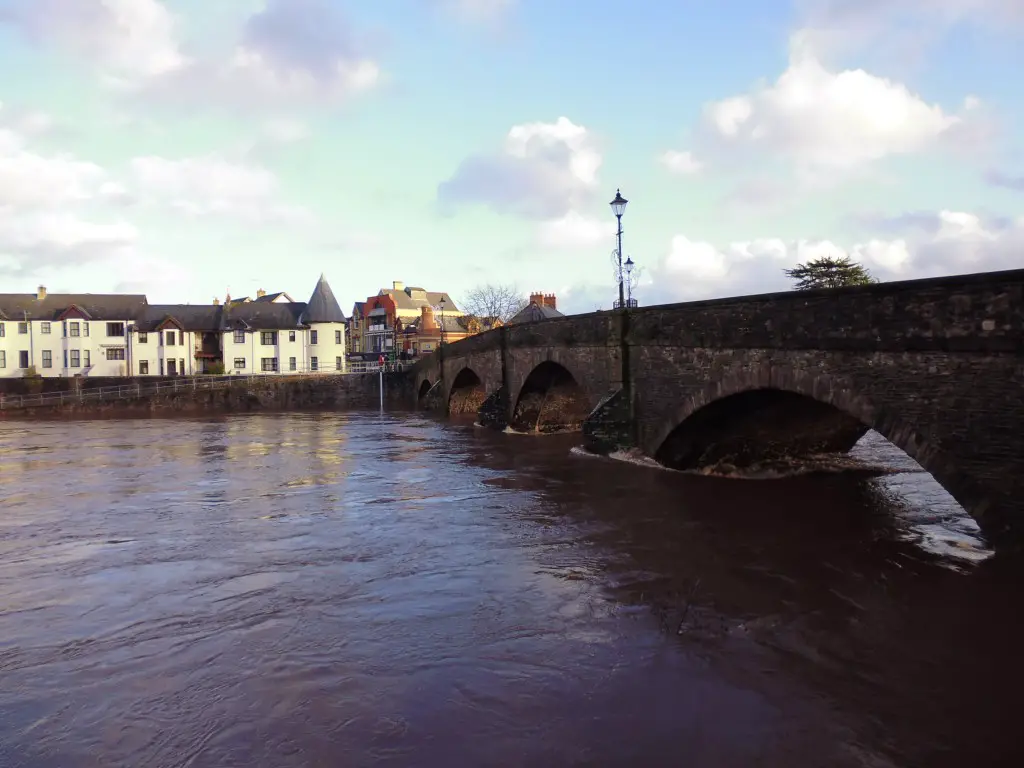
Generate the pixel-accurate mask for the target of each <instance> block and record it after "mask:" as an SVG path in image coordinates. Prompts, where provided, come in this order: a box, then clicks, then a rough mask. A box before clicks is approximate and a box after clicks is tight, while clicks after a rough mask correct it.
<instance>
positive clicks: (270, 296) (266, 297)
mask: <svg viewBox="0 0 1024 768" xmlns="http://www.w3.org/2000/svg"><path fill="white" fill-rule="evenodd" d="M281 296H284V297H285V298H286V299H288V302H289V303H292V304H294V303H295V302H293V301H292V297H291V296H289V295H288V294H287V293H285V292H284V291H278V292H277V293H268V294H265V295H263V296H259V297H257V299H256V301H266V302H273V301H274V300H275V299H278V298H280V297H281Z"/></svg>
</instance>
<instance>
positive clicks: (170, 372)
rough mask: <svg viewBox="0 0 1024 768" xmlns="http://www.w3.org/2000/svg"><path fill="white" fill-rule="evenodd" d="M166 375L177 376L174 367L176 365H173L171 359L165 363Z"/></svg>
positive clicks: (176, 370)
mask: <svg viewBox="0 0 1024 768" xmlns="http://www.w3.org/2000/svg"><path fill="white" fill-rule="evenodd" d="M167 375H168V376H177V375H178V369H177V367H176V364H175V362H174V360H173V358H172V359H171V360H168V361H167Z"/></svg>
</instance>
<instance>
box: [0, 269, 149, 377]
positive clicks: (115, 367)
mask: <svg viewBox="0 0 1024 768" xmlns="http://www.w3.org/2000/svg"><path fill="white" fill-rule="evenodd" d="M145 307H146V297H145V296H141V295H127V294H88V293H85V294H48V293H47V292H46V288H45V287H44V286H39V290H38V291H37V292H36V293H35V294H34V295H33V294H17V293H3V294H0V378H5V377H20V376H24V375H25V372H26V371H28V370H31V369H34V370H35V371H36V373H38V374H39V375H41V376H47V377H60V376H126V375H129V372H130V370H131V368H130V365H129V360H128V340H129V339H128V335H129V329H130V328H131V326H132V325H133V324H134V322H135V319H136V318H137V317H139V316H140V315H141V314H142V312H143V311H144V309H145Z"/></svg>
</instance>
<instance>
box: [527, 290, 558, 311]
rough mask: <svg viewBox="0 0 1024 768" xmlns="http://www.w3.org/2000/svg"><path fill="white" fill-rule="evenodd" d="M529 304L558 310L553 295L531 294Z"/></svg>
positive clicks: (556, 301)
mask: <svg viewBox="0 0 1024 768" xmlns="http://www.w3.org/2000/svg"><path fill="white" fill-rule="evenodd" d="M530 303H531V304H536V305H537V306H538V307H551V308H552V309H558V299H556V298H555V294H553V293H531V294H530Z"/></svg>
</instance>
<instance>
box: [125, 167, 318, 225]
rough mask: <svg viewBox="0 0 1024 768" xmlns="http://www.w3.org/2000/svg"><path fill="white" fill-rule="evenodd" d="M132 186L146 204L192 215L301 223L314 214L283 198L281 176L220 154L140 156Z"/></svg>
mask: <svg viewBox="0 0 1024 768" xmlns="http://www.w3.org/2000/svg"><path fill="white" fill-rule="evenodd" d="M131 175H132V179H133V187H134V188H135V190H136V191H137V195H138V199H139V200H140V202H142V203H143V204H155V205H162V206H167V207H169V208H171V209H173V210H176V211H179V212H181V213H184V214H186V215H189V216H224V217H229V218H237V219H242V220H244V221H247V222H252V223H303V222H308V221H310V220H311V216H310V214H308V213H307V212H306V211H304V210H303V209H301V208H299V207H297V206H290V205H286V204H284V203H282V202H281V201H280V199H279V194H278V193H279V190H278V182H277V177H276V176H274V174H273V173H271V172H270V171H269V170H267V169H266V168H262V167H260V166H257V165H252V164H246V163H238V162H232V161H229V160H227V159H225V158H223V157H220V156H218V155H207V156H204V157H190V158H184V159H179V160H170V159H167V158H163V157H155V156H149V157H137V158H135V159H134V160H132V162H131Z"/></svg>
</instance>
